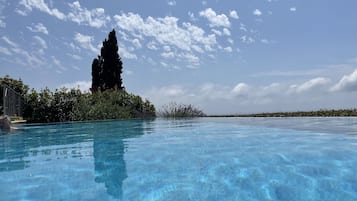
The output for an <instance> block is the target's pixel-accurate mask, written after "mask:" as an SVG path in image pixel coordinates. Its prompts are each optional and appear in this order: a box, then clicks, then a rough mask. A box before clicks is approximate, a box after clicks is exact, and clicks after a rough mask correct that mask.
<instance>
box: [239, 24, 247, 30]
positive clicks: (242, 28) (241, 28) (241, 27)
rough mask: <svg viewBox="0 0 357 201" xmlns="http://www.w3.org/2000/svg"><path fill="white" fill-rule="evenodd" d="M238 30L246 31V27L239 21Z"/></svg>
mask: <svg viewBox="0 0 357 201" xmlns="http://www.w3.org/2000/svg"><path fill="white" fill-rule="evenodd" d="M239 30H241V31H244V32H247V31H248V29H247V28H246V26H245V24H243V23H240V26H239Z"/></svg>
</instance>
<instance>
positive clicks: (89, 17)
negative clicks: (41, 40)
mask: <svg viewBox="0 0 357 201" xmlns="http://www.w3.org/2000/svg"><path fill="white" fill-rule="evenodd" d="M68 6H69V9H70V12H69V13H68V14H65V13H63V12H61V11H59V10H58V9H57V8H51V6H49V5H48V4H47V3H45V1H44V0H21V1H20V2H19V7H20V8H17V9H16V12H17V13H18V14H20V15H23V16H27V15H28V14H29V13H30V12H32V10H33V9H37V10H39V11H41V12H44V13H47V14H49V15H51V16H54V17H56V18H57V19H60V20H69V21H72V22H76V23H78V24H80V25H82V24H83V25H88V26H91V27H94V28H101V27H104V26H105V25H106V23H107V22H109V21H110V17H109V16H108V15H106V14H105V10H104V9H103V8H95V9H92V10H89V9H87V8H85V7H82V6H81V5H80V3H79V1H75V2H73V3H69V4H68ZM29 29H30V30H38V31H39V29H35V28H32V27H31V28H29ZM42 31H43V30H42Z"/></svg>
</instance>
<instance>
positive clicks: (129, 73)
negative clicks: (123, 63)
mask: <svg viewBox="0 0 357 201" xmlns="http://www.w3.org/2000/svg"><path fill="white" fill-rule="evenodd" d="M133 73H134V72H133V71H131V70H124V74H125V75H132V74H133Z"/></svg>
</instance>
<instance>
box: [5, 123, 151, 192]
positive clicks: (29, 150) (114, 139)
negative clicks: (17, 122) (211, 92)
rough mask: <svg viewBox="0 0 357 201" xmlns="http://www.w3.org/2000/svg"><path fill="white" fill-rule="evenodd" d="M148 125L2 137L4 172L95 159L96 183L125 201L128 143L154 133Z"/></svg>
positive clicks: (27, 131) (32, 130) (81, 126)
mask: <svg viewBox="0 0 357 201" xmlns="http://www.w3.org/2000/svg"><path fill="white" fill-rule="evenodd" d="M147 124H150V121H140V120H137V121H108V122H99V123H73V124H60V125H45V126H39V125H37V126H24V127H22V128H21V129H20V130H18V131H16V132H13V133H11V134H6V135H0V172H13V171H18V170H24V169H26V168H30V167H31V165H34V164H36V163H40V162H44V163H47V164H48V163H51V164H54V165H55V164H56V163H63V162H64V161H63V160H67V161H69V160H68V159H70V158H77V159H78V160H81V159H83V158H93V162H94V181H93V182H96V183H98V184H104V185H105V188H106V191H107V193H108V194H109V195H111V196H112V197H114V198H116V199H121V197H122V194H123V193H122V192H123V190H122V183H123V181H124V180H125V179H126V178H127V173H126V165H125V160H124V153H125V149H126V144H125V140H126V139H129V138H135V137H139V136H141V135H143V134H144V131H145V129H147V130H148V132H149V133H150V132H154V131H153V128H152V127H151V126H147ZM88 143H89V144H88ZM88 150H92V151H91V152H88ZM68 165H69V166H70V164H68ZM72 171H75V170H72ZM77 182H78V183H80V182H81V181H77ZM0 186H1V182H0ZM0 194H1V191H0Z"/></svg>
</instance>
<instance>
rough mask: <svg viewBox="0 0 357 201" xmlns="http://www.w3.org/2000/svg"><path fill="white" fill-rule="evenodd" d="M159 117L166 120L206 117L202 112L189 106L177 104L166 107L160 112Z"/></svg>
mask: <svg viewBox="0 0 357 201" xmlns="http://www.w3.org/2000/svg"><path fill="white" fill-rule="evenodd" d="M158 116H160V117H165V118H181V117H203V116H206V115H205V114H204V113H203V112H202V110H200V109H198V108H197V107H195V106H193V105H191V104H189V105H185V104H177V103H175V102H171V103H169V104H168V105H164V106H163V107H162V110H160V111H159V113H158Z"/></svg>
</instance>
